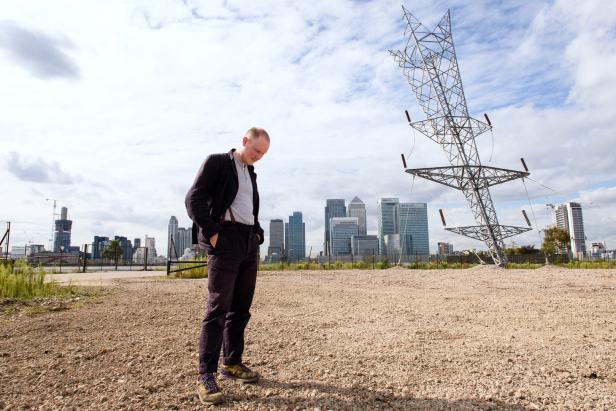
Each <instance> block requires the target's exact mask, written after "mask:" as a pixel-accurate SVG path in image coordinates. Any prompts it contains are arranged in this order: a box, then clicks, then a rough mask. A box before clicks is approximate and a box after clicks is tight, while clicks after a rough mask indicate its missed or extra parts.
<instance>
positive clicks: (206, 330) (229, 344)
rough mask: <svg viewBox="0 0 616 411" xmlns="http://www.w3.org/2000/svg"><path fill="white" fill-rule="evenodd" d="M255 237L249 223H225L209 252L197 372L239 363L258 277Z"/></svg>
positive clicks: (212, 370) (201, 372) (213, 370)
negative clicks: (221, 353)
mask: <svg viewBox="0 0 616 411" xmlns="http://www.w3.org/2000/svg"><path fill="white" fill-rule="evenodd" d="M257 248H258V243H257V236H256V234H255V233H253V232H252V229H251V227H250V226H246V225H243V224H228V225H227V224H225V225H223V229H222V231H221V232H219V233H218V240H217V243H216V248H215V249H212V250H210V251H209V255H208V260H207V263H208V301H207V311H206V314H205V318H204V319H203V321H202V323H201V335H200V338H199V373H200V374H204V373H206V372H216V371H217V369H218V359H219V357H220V349H221V346H222V349H223V362H224V364H226V365H233V364H239V363H240V362H242V353H243V351H244V329H245V328H246V325H247V324H248V320H249V319H250V306H251V305H252V298H253V296H254V291H255V284H256V280H257Z"/></svg>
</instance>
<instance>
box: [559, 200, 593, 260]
mask: <svg viewBox="0 0 616 411" xmlns="http://www.w3.org/2000/svg"><path fill="white" fill-rule="evenodd" d="M554 221H555V222H556V226H557V227H558V228H562V229H563V230H565V231H567V232H568V233H569V238H570V239H571V252H572V253H573V257H574V258H580V257H583V256H584V253H586V235H585V234H584V218H583V216H582V206H581V205H580V204H579V203H565V204H561V205H559V206H556V207H555V208H554Z"/></svg>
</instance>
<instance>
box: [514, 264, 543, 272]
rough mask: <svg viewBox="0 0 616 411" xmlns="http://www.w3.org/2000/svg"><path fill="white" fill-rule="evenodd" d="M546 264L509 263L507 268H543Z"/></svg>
mask: <svg viewBox="0 0 616 411" xmlns="http://www.w3.org/2000/svg"><path fill="white" fill-rule="evenodd" d="M543 266H544V264H539V263H531V264H528V263H507V267H506V268H512V269H522V270H528V269H531V270H534V269H536V268H541V267H543Z"/></svg>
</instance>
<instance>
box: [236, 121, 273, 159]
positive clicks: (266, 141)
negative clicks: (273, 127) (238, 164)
mask: <svg viewBox="0 0 616 411" xmlns="http://www.w3.org/2000/svg"><path fill="white" fill-rule="evenodd" d="M269 146H270V136H269V134H267V131H265V129H262V128H259V127H252V128H249V129H248V131H246V133H245V134H244V137H242V147H240V148H238V149H237V151H236V152H237V154H238V155H239V157H240V160H242V162H244V163H246V164H249V165H253V164H254V163H256V162H257V161H259V160H261V158H262V157H263V156H264V155H265V153H267V150H269Z"/></svg>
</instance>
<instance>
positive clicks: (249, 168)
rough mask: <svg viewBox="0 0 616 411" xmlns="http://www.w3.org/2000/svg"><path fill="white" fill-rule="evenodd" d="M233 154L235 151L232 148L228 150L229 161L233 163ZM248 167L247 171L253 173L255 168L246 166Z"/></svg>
mask: <svg viewBox="0 0 616 411" xmlns="http://www.w3.org/2000/svg"><path fill="white" fill-rule="evenodd" d="M234 152H235V149H234V148H232V149H231V150H229V159H230V160H231V161H233V153H234ZM247 166H248V170H250V171H251V172H254V169H255V166H251V165H247ZM233 170H235V167H233Z"/></svg>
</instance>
